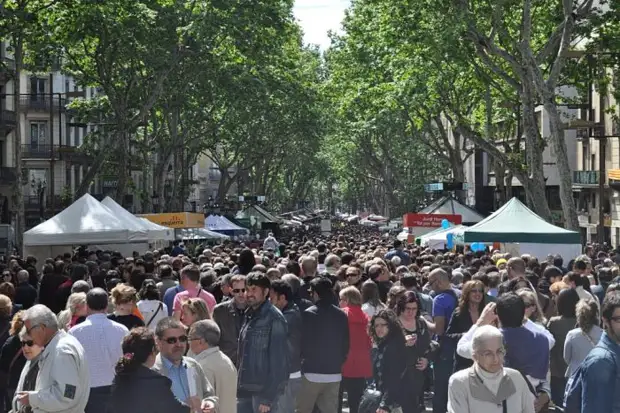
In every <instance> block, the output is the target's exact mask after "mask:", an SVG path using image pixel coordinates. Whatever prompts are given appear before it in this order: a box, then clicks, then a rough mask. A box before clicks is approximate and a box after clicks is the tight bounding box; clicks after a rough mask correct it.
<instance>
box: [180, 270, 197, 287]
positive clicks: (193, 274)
mask: <svg viewBox="0 0 620 413" xmlns="http://www.w3.org/2000/svg"><path fill="white" fill-rule="evenodd" d="M199 282H200V269H199V268H198V266H196V265H194V264H189V265H186V266H185V267H183V269H182V270H181V285H182V286H183V288H185V289H186V290H187V289H188V288H196V286H197V285H198V283H199Z"/></svg>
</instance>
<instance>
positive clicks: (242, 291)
mask: <svg viewBox="0 0 620 413" xmlns="http://www.w3.org/2000/svg"><path fill="white" fill-rule="evenodd" d="M232 292H233V294H239V293H244V292H245V288H233V290H232Z"/></svg>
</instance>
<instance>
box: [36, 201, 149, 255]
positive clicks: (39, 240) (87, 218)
mask: <svg viewBox="0 0 620 413" xmlns="http://www.w3.org/2000/svg"><path fill="white" fill-rule="evenodd" d="M146 240H147V232H146V231H145V230H141V229H139V228H128V227H127V225H125V224H123V222H121V220H120V219H118V218H117V217H116V215H115V214H114V212H112V211H110V209H109V208H108V207H106V206H105V205H102V204H101V203H100V202H99V201H97V200H96V199H95V198H93V197H92V196H90V195H89V194H85V195H84V196H82V197H81V198H80V199H78V200H77V201H75V202H74V203H73V204H71V205H70V206H69V207H67V208H65V209H64V210H63V211H61V212H60V213H58V214H56V215H54V216H53V217H52V218H50V219H48V220H47V221H45V222H43V223H41V224H39V225H37V226H36V227H34V228H32V229H31V230H29V231H26V232H25V233H24V246H38V245H41V246H52V245H89V244H104V243H105V244H122V243H132V242H144V241H146Z"/></svg>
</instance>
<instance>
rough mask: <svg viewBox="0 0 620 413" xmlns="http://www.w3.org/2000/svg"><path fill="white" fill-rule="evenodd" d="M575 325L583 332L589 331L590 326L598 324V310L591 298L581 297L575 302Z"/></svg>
mask: <svg viewBox="0 0 620 413" xmlns="http://www.w3.org/2000/svg"><path fill="white" fill-rule="evenodd" d="M576 313H577V325H578V326H579V328H580V329H581V330H582V331H583V332H584V333H586V334H587V333H589V332H590V330H592V327H594V326H595V325H598V318H599V311H598V305H596V302H595V301H594V300H591V299H589V298H588V299H582V300H579V302H577V309H576Z"/></svg>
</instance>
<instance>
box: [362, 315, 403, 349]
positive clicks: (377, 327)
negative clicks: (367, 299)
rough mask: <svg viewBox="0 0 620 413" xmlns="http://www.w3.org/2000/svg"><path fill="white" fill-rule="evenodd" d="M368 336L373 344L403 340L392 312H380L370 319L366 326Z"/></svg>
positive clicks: (401, 330)
mask: <svg viewBox="0 0 620 413" xmlns="http://www.w3.org/2000/svg"><path fill="white" fill-rule="evenodd" d="M368 335H369V336H370V337H371V338H372V339H373V341H374V342H375V343H381V342H384V341H387V340H390V339H400V340H402V341H404V340H405V336H404V333H403V329H402V327H401V325H400V322H399V321H398V317H397V316H396V314H395V313H394V312H393V311H392V310H381V311H379V312H378V313H376V314H375V315H374V316H373V317H372V319H371V320H370V324H369V326H368Z"/></svg>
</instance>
